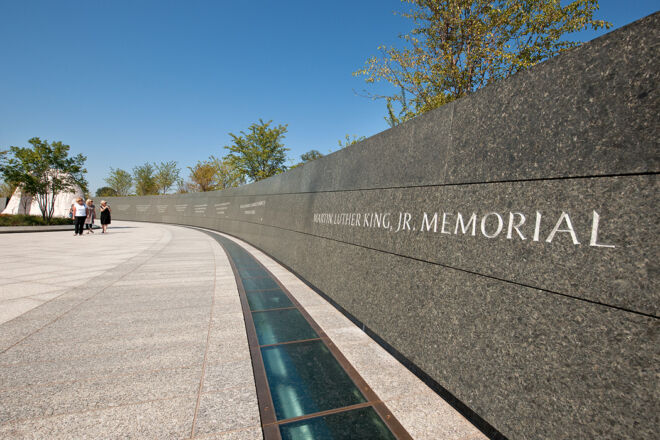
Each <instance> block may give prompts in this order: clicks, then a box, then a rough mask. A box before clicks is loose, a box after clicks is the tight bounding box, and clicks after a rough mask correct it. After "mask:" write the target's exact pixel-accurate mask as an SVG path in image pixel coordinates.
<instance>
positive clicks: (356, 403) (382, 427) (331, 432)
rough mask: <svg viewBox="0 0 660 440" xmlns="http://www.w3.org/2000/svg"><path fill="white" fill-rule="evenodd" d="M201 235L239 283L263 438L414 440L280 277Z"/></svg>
mask: <svg viewBox="0 0 660 440" xmlns="http://www.w3.org/2000/svg"><path fill="white" fill-rule="evenodd" d="M205 232H206V233H207V234H209V235H210V236H212V237H213V238H214V239H216V240H217V241H218V243H220V245H221V246H222V247H223V248H224V250H225V252H226V253H227V255H228V257H229V260H230V262H231V265H232V269H233V271H234V275H235V277H236V283H237V285H238V290H239V294H240V296H241V305H242V307H243V315H244V317H245V324H246V329H247V334H248V342H249V344H250V353H251V356H252V366H253V370H254V375H255V383H256V387H257V397H258V400H259V411H260V415H261V423H262V428H263V432H264V438H265V439H266V440H271V439H284V440H289V439H291V440H302V439H327V440H344V439H346V440H348V439H352V440H353V439H373V440H395V439H412V437H411V436H410V435H409V434H408V432H406V430H405V429H404V428H403V427H402V426H401V424H400V423H399V422H398V421H397V420H396V418H395V417H394V416H393V415H392V414H391V412H390V411H389V410H388V409H387V407H386V406H385V404H384V403H383V402H381V401H380V399H379V398H378V396H377V395H376V394H375V393H374V391H373V390H372V389H371V388H370V387H369V385H367V383H366V382H365V381H364V379H362V377H361V376H360V375H359V374H358V373H357V371H356V370H355V369H354V368H353V367H352V366H351V365H350V363H349V362H348V361H347V360H346V358H345V357H344V356H343V355H342V354H341V352H340V351H339V350H338V349H337V348H336V346H335V345H334V344H333V343H332V341H331V340H330V339H329V338H328V336H327V335H326V334H325V333H324V332H323V330H322V329H321V328H320V327H319V326H318V324H316V322H314V320H313V319H312V318H311V316H310V315H309V314H308V313H307V312H306V311H305V310H304V309H303V308H302V307H301V306H300V304H299V303H298V302H297V301H296V299H295V298H294V297H293V296H292V295H291V294H290V293H289V292H288V291H287V289H286V288H285V287H284V286H283V285H282V284H281V283H280V282H279V281H278V280H277V278H275V277H274V276H273V275H272V274H271V273H270V271H268V269H266V268H265V267H264V266H263V265H262V264H261V263H260V262H259V261H257V260H256V259H255V258H254V257H252V255H250V254H249V253H248V252H247V251H246V250H245V249H243V248H242V247H241V246H239V245H238V244H236V243H234V242H233V241H232V240H230V239H228V238H226V237H224V236H222V235H219V234H216V233H213V232H209V231H205Z"/></svg>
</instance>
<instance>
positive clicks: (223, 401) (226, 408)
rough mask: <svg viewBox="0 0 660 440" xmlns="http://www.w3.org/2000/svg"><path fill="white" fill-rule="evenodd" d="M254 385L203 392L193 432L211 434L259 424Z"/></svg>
mask: <svg viewBox="0 0 660 440" xmlns="http://www.w3.org/2000/svg"><path fill="white" fill-rule="evenodd" d="M259 420H260V419H259V409H258V407H257V394H256V391H255V389H254V387H253V386H252V387H243V388H231V389H225V390H221V391H218V392H213V393H204V394H203V395H202V399H201V401H200V404H199V411H198V413H197V423H196V425H195V434H196V435H202V434H211V433H218V432H224V431H230V430H236V429H240V428H250V427H254V426H258V425H259Z"/></svg>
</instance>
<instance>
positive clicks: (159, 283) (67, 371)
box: [0, 222, 483, 440]
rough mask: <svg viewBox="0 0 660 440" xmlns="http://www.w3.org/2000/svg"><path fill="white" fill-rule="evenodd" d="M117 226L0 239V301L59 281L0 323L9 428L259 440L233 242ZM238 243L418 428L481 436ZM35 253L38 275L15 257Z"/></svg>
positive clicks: (30, 434) (4, 428) (0, 394)
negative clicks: (75, 251) (231, 256)
mask: <svg viewBox="0 0 660 440" xmlns="http://www.w3.org/2000/svg"><path fill="white" fill-rule="evenodd" d="M116 223H117V225H115V223H113V226H122V227H124V228H120V227H116V228H114V229H110V234H108V235H104V236H100V234H98V233H97V235H96V236H87V235H86V236H84V237H73V236H70V234H69V233H68V232H65V233H64V232H63V233H49V234H41V233H35V234H16V235H9V234H3V235H2V236H0V249H2V252H0V264H2V265H3V266H2V269H0V283H1V284H0V289H2V290H0V293H2V295H0V301H2V302H0V308H3V309H4V308H5V307H4V305H5V302H7V301H10V300H11V299H15V298H11V297H12V295H14V296H15V297H17V298H24V296H21V295H22V293H25V292H27V293H28V294H30V293H31V291H30V289H33V290H34V291H35V292H40V289H42V288H43V286H51V287H53V286H54V287H56V288H55V289H52V290H50V291H48V292H46V293H45V294H44V295H46V296H42V297H41V298H40V299H37V300H35V301H33V302H32V303H30V307H28V306H27V305H24V306H23V308H22V309H20V310H18V311H14V316H8V317H6V318H5V321H7V322H4V323H0V438H16V439H22V438H51V439H52V438H61V439H68V438H159V439H160V438H178V439H186V438H193V437H194V438H208V439H227V440H228V439H261V438H263V437H262V436H263V434H262V431H261V421H260V417H259V407H258V401H257V395H256V390H255V385H254V375H253V372H252V362H251V358H250V349H249V347H248V343H247V337H246V329H245V322H244V319H243V314H242V311H241V310H242V309H241V301H240V297H239V294H238V289H237V284H236V279H235V277H234V274H233V272H232V268H231V265H230V263H229V260H228V257H227V255H226V254H225V252H224V250H223V249H222V248H221V246H220V245H219V244H218V242H216V240H215V239H213V238H212V237H210V236H208V235H206V234H205V233H203V232H202V231H198V230H194V229H190V228H184V227H177V226H168V225H160V224H159V225H156V224H146V223H128V222H116ZM61 234H64V235H62V236H61V237H60V235H61ZM21 240H23V241H21ZM26 240H27V241H26ZM81 242H85V246H86V248H88V249H93V250H94V252H92V253H91V254H90V255H87V256H86V257H85V258H78V259H75V258H73V257H72V256H71V255H70V251H71V245H72V244H74V243H81ZM239 243H240V242H239ZM241 245H243V246H244V247H245V249H246V250H248V252H250V253H251V254H252V255H253V256H254V257H255V258H257V259H258V260H259V261H260V262H261V264H263V265H264V266H265V267H266V268H267V269H268V270H269V271H270V272H271V273H272V274H274V275H275V276H276V277H277V278H278V279H279V281H280V282H281V283H282V284H283V285H284V286H285V287H286V288H287V289H288V290H289V292H290V293H291V294H292V295H293V296H294V297H295V299H296V300H297V301H298V302H299V303H300V304H301V305H302V306H303V307H304V309H305V310H306V311H307V312H308V313H309V314H310V315H311V316H312V317H313V318H314V320H316V322H317V323H318V324H319V326H320V327H321V328H322V329H323V331H324V332H325V333H327V334H328V336H329V337H330V338H331V339H332V342H333V343H335V344H336V345H337V347H338V348H339V349H340V350H341V352H342V353H343V354H344V355H345V356H346V358H347V359H348V360H349V361H350V362H351V363H352V364H353V365H354V367H355V368H356V369H357V370H358V372H359V374H360V375H362V377H364V379H365V380H366V382H367V383H368V384H369V386H371V387H372V388H373V389H374V391H375V392H376V393H377V394H378V396H379V397H380V399H382V400H383V401H384V402H385V403H386V404H387V406H388V407H389V409H390V410H391V411H392V413H393V415H394V416H395V417H397V418H398V419H399V421H400V422H401V423H402V425H403V426H404V427H405V428H406V429H407V430H408V432H409V433H410V434H411V435H412V437H413V438H420V439H421V438H428V439H440V438H442V439H464V440H467V439H476V438H483V436H482V435H481V433H480V432H479V431H478V430H476V428H474V427H473V426H472V425H470V424H469V422H467V421H466V420H465V419H463V418H462V417H461V416H460V415H458V414H457V413H455V411H454V410H453V409H452V408H451V407H449V405H447V404H446V403H445V402H444V401H443V400H442V399H440V398H439V397H438V396H437V395H436V394H435V393H433V392H432V391H431V390H429V389H428V388H426V386H425V385H424V384H423V383H422V382H421V381H419V380H418V379H417V378H416V377H415V376H413V375H412V374H411V373H409V372H408V371H407V370H406V369H405V368H404V367H403V366H401V365H400V364H399V363H398V362H397V361H396V360H394V359H393V358H391V356H389V354H387V353H386V352H385V351H384V350H383V349H381V348H380V347H379V346H377V345H376V344H375V343H374V342H373V341H372V340H371V339H370V338H368V337H367V336H366V335H364V333H362V332H361V331H360V330H359V329H358V328H357V327H355V326H354V325H353V324H352V323H351V322H350V321H348V319H346V318H345V317H344V316H343V315H341V314H340V313H339V312H338V311H336V310H335V309H334V308H333V307H332V306H331V305H329V304H327V303H326V302H325V300H323V299H322V298H320V297H319V296H318V295H317V294H316V293H315V292H313V291H312V290H311V289H309V288H308V287H307V286H306V285H305V284H304V283H302V282H301V281H299V280H298V279H297V278H296V277H295V276H293V275H291V274H290V273H289V272H288V271H286V270H285V269H283V268H282V267H281V266H279V265H277V264H276V263H274V262H273V261H272V260H270V259H269V258H268V257H267V256H265V255H263V254H262V253H261V252H259V251H257V250H255V249H253V248H251V247H250V246H246V245H245V244H243V243H241ZM39 250H47V252H42V254H41V255H40V254H39V253H38V251H39ZM30 255H36V256H35V257H32V258H33V265H32V266H33V267H34V266H36V267H38V269H37V270H36V272H35V270H34V269H33V268H30V267H22V266H21V265H20V264H14V263H21V262H23V264H24V263H25V261H28V259H29V258H30ZM74 264H76V265H78V269H76V268H75V267H72V266H73V265H74ZM28 280H29V281H28ZM24 288H25V289H24ZM26 289H27V290H26ZM19 291H20V292H19ZM21 292H22V293H21ZM48 294H50V296H48ZM34 295H42V293H34V294H32V296H34ZM28 300H31V298H28ZM26 304H27V302H26ZM35 306H38V307H36V308H32V307H35ZM30 308H31V310H30ZM21 313H22V314H21ZM0 322H2V320H0Z"/></svg>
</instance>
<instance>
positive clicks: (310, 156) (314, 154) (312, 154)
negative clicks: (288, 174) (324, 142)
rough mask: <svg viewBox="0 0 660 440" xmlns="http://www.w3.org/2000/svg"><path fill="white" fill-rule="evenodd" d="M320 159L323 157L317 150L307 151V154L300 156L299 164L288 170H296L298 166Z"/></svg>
mask: <svg viewBox="0 0 660 440" xmlns="http://www.w3.org/2000/svg"><path fill="white" fill-rule="evenodd" d="M321 157H323V153H321V152H320V151H319V150H309V151H308V152H306V153H303V154H301V155H300V162H298V163H297V164H295V165H293V166H291V167H290V168H291V169H294V168H298V167H299V166H301V165H304V164H306V163H307V162H311V161H313V160H316V159H319V158H321Z"/></svg>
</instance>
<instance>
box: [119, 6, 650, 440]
mask: <svg viewBox="0 0 660 440" xmlns="http://www.w3.org/2000/svg"><path fill="white" fill-rule="evenodd" d="M659 21H660V15H659V14H654V15H652V16H649V17H646V18H645V19H642V20H640V21H638V22H635V23H633V24H631V25H629V26H627V27H625V28H622V29H619V30H617V31H615V32H612V33H610V34H608V35H606V36H604V37H601V38H598V39H596V40H594V41H592V42H590V43H587V44H585V45H583V46H581V47H580V48H577V49H574V50H572V51H569V52H567V53H565V54H563V55H561V56H559V57H556V58H554V59H552V60H549V61H547V62H545V63H542V64H540V65H538V66H536V67H534V68H532V69H530V70H529V71H527V72H524V73H520V74H517V75H515V76H513V77H511V78H508V79H507V80H504V81H501V82H499V83H497V84H494V85H492V86H489V87H487V88H485V89H483V90H481V91H479V92H477V93H475V94H473V95H471V96H469V97H467V98H465V99H461V100H459V101H456V102H454V103H451V104H448V105H446V106H444V107H442V108H440V109H437V110H435V111H432V112H429V113H427V114H425V115H422V116H420V117H418V118H416V119H415V120H413V121H410V122H408V123H406V124H403V125H400V126H398V127H395V128H393V129H390V130H387V131H385V132H382V133H380V134H378V135H376V136H373V137H371V138H369V139H367V140H365V141H363V142H361V143H359V144H357V145H354V146H350V147H348V148H345V149H344V150H342V151H340V152H337V153H334V154H332V155H329V156H326V157H323V158H321V159H318V160H316V161H313V162H311V163H308V164H306V165H304V166H302V167H299V168H297V169H294V170H292V171H290V172H287V173H284V174H282V175H278V176H276V177H274V178H271V179H267V180H265V181H262V182H258V183H254V184H250V185H245V186H243V187H240V188H235V189H230V190H225V191H220V192H210V193H201V194H183V195H168V196H152V197H127V198H110V199H108V200H109V204H110V205H111V206H112V208H113V218H115V219H127V220H139V221H153V222H166V223H176V224H185V225H194V226H201V227H206V228H212V229H216V230H220V231H224V232H227V233H229V234H232V235H234V236H237V237H239V238H241V239H244V240H246V241H248V242H249V243H251V244H253V245H255V246H257V247H259V248H261V249H263V250H264V251H265V252H267V253H269V254H270V255H271V256H273V257H274V258H276V259H278V260H279V261H281V262H282V263H284V264H286V265H287V266H288V267H290V268H291V269H292V270H294V271H295V272H296V273H298V274H299V275H300V276H301V277H303V278H304V279H305V280H307V281H308V282H309V283H311V284H312V285H313V286H314V287H316V288H317V289H318V290H320V291H321V292H323V293H324V294H325V295H327V297H329V298H330V299H331V300H332V301H334V302H335V303H336V304H337V305H338V306H339V307H341V308H342V309H344V310H345V311H346V312H347V313H348V314H350V315H351V316H352V317H353V318H354V319H355V320H358V321H360V322H361V323H362V324H364V326H366V327H367V328H368V329H370V331H371V332H373V334H374V335H375V336H377V337H378V338H379V339H380V340H382V341H383V343H384V344H385V345H386V346H388V347H389V348H390V349H391V350H392V351H394V352H396V353H398V354H399V355H400V356H402V357H403V358H405V359H406V360H407V361H408V362H410V365H411V366H412V368H413V369H419V370H418V371H421V372H422V374H423V375H425V376H427V378H428V379H429V380H430V381H431V382H432V383H433V384H435V385H437V386H438V387H439V389H441V390H442V391H443V392H445V394H448V395H449V394H450V395H451V396H453V397H452V398H455V399H457V401H458V402H459V403H460V404H461V405H465V406H466V407H467V408H468V410H467V411H466V415H468V416H469V417H471V418H472V419H474V420H476V421H477V423H480V424H481V425H482V426H485V428H484V430H485V431H488V432H489V434H491V435H492V436H493V437H497V436H500V435H501V436H504V437H507V438H511V439H539V438H552V439H578V438H611V439H621V438H631V439H647V438H653V437H654V436H655V435H657V434H656V433H657V432H658V430H659V428H660V427H659V426H658V425H659V423H658V414H659V411H658V410H659V409H660V408H659V405H658V401H659V400H658V397H659V392H658V389H659V388H658V384H657V378H658V375H659V374H660V369H659V365H660V362H659V361H660V352H659V347H660V344H659V342H660V340H659V338H658V330H659V325H658V323H659V321H658V306H659V305H660V294H659V289H658V256H659V252H658V229H659V226H660V221H659V218H660V217H659V216H658V208H657V207H658V206H659V203H658V202H659V200H658V171H659V169H660V160H659V155H658V151H659V149H658V138H659V136H658V135H659V132H658V131H659V124H658V90H657V85H658V76H659V73H658V72H660V65H659V63H658V60H659V59H660V57H659V55H660V54H658V47H659V46H658V33H659V29H660V23H659ZM488 425H490V427H492V428H493V429H492V430H491V429H490V428H489V427H488Z"/></svg>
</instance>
